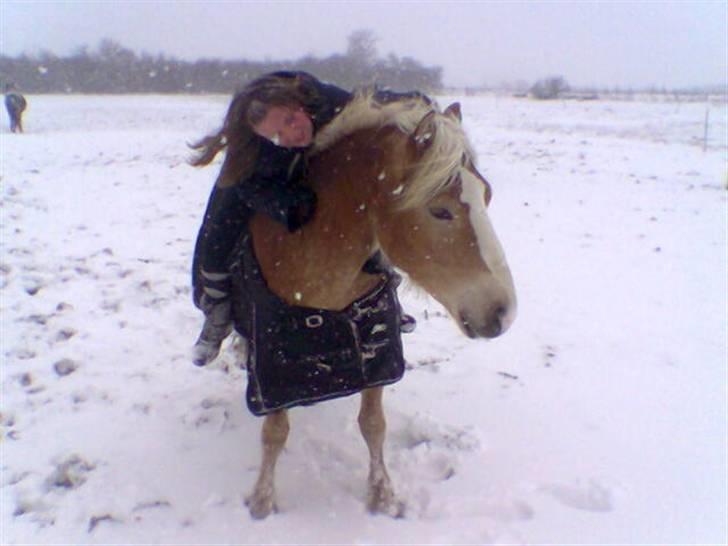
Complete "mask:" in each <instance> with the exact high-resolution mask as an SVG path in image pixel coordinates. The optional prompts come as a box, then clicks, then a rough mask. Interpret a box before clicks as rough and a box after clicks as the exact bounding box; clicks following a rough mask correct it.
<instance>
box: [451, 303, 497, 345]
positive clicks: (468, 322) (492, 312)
mask: <svg viewBox="0 0 728 546" xmlns="http://www.w3.org/2000/svg"><path fill="white" fill-rule="evenodd" d="M507 314H508V309H507V307H506V306H505V305H495V306H492V307H491V308H490V309H489V310H488V311H487V312H486V313H485V314H484V316H483V317H482V318H480V319H473V318H472V317H470V316H469V315H468V314H467V313H466V312H461V313H460V316H459V321H458V322H459V323H460V326H461V327H462V329H463V332H465V335H466V336H468V337H469V338H471V339H475V338H479V337H485V338H494V337H498V336H499V335H501V334H502V333H503V332H505V331H506V329H507V325H506V324H504V319H505V317H506V315H507Z"/></svg>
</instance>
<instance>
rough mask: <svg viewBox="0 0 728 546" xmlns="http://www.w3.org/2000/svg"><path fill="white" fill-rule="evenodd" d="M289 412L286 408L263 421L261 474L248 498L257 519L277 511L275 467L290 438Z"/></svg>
mask: <svg viewBox="0 0 728 546" xmlns="http://www.w3.org/2000/svg"><path fill="white" fill-rule="evenodd" d="M289 429H290V426H289V424H288V413H287V412H286V410H280V411H276V412H275V413H271V414H269V415H266V416H265V420H264V421H263V431H262V440H263V461H262V463H261V465H260V474H258V481H257V482H256V483H255V489H254V490H253V493H252V494H251V495H250V496H249V497H248V498H247V499H246V501H245V502H246V504H247V505H248V509H249V510H250V515H251V516H253V517H254V518H255V519H263V518H265V517H267V516H268V515H269V514H270V513H271V512H273V511H276V510H277V507H276V500H275V485H274V480H275V469H276V461H277V460H278V456H279V455H280V454H281V451H282V450H283V446H284V445H285V444H286V439H287V438H288V431H289Z"/></svg>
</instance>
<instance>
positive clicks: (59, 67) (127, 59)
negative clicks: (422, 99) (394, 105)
mask: <svg viewBox="0 0 728 546" xmlns="http://www.w3.org/2000/svg"><path fill="white" fill-rule="evenodd" d="M375 43H376V40H375V38H374V35H373V34H372V32H371V31H368V30H362V31H356V32H354V33H352V34H351V35H350V36H349V39H348V48H347V50H346V52H345V53H343V54H333V55H330V56H329V57H324V58H318V57H314V56H306V57H303V58H301V59H298V60H295V61H249V60H235V61H224V60H218V59H201V60H197V61H194V62H190V61H182V60H179V59H176V58H174V57H168V56H165V55H163V54H159V55H156V56H154V55H149V54H146V53H143V54H141V55H137V54H136V53H135V52H134V51H132V50H130V49H128V48H126V47H124V46H123V45H121V44H120V43H118V42H116V41H114V40H111V39H104V40H102V41H101V42H100V43H99V45H98V47H97V48H96V49H95V50H90V49H89V48H88V47H86V46H84V47H80V48H78V49H77V50H76V51H75V52H74V53H72V54H71V55H68V56H66V57H59V56H56V55H54V54H52V53H50V52H42V53H40V54H38V55H34V56H29V55H25V54H24V55H20V56H18V57H9V56H5V55H0V82H2V85H3V87H5V86H6V85H8V84H10V85H11V86H12V87H14V88H15V89H17V90H19V91H21V92H24V93H225V94H228V93H232V92H234V91H236V90H237V89H239V88H240V87H241V86H243V85H245V84H246V83H247V82H249V81H251V80H252V79H255V78H256V77H258V76H260V75H262V74H265V73H266V72H272V71H275V70H304V71H307V72H310V73H312V74H314V75H315V76H317V77H318V78H320V79H322V80H325V81H328V82H331V83H334V84H336V85H339V86H340V87H343V88H345V89H353V88H355V87H361V86H363V85H374V84H376V85H380V86H383V87H389V88H392V89H395V90H400V91H405V90H413V89H417V90H420V91H423V92H426V93H436V92H438V91H439V90H441V89H442V86H443V85H442V68H441V67H439V66H429V67H428V66H424V65H422V64H421V63H420V62H418V61H416V60H415V59H413V58H411V57H398V56H396V55H394V54H390V55H388V56H387V57H386V58H381V57H379V56H378V55H377V52H376V46H375Z"/></svg>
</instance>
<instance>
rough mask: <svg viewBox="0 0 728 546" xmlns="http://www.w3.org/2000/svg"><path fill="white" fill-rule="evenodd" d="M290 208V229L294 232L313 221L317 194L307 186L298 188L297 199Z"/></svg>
mask: <svg viewBox="0 0 728 546" xmlns="http://www.w3.org/2000/svg"><path fill="white" fill-rule="evenodd" d="M295 201H296V202H295V204H293V205H292V206H291V207H290V208H289V209H288V226H287V227H288V231H289V232H294V231H296V230H297V229H300V228H301V226H303V225H304V224H306V223H308V222H309V221H311V219H312V218H313V215H314V214H315V213H316V202H317V198H316V194H315V193H314V192H313V191H312V190H310V189H309V188H306V187H303V186H301V187H298V188H296V199H295Z"/></svg>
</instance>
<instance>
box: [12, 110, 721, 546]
mask: <svg viewBox="0 0 728 546" xmlns="http://www.w3.org/2000/svg"><path fill="white" fill-rule="evenodd" d="M28 98H29V110H28V111H27V113H26V120H25V126H26V131H27V132H26V134H23V135H13V134H10V133H9V132H8V129H7V119H6V117H3V118H2V124H3V127H2V134H0V147H1V148H0V159H1V161H2V166H1V170H2V172H1V173H0V175H1V176H2V179H1V180H0V230H1V231H0V258H1V263H0V334H1V336H2V337H1V340H0V355H2V362H1V364H0V372H1V377H0V379H1V383H2V401H1V405H0V424H1V425H2V440H1V443H0V455H1V461H0V469H1V472H2V476H1V479H0V529H1V530H0V542H2V543H3V544H21V543H32V544H74V545H80V544H142V543H146V544H162V543H164V544H313V543H316V544H395V543H396V544H501V545H502V544H534V545H535V544H558V545H562V546H564V545H567V544H660V545H668V544H718V543H719V544H725V543H726V542H727V541H728V537H727V532H728V531H727V527H726V510H727V506H728V502H727V500H726V487H727V486H728V480H727V477H726V471H727V465H726V455H727V450H726V424H727V423H726V421H727V419H726V408H727V406H726V379H727V375H726V358H727V354H726V351H727V347H728V334H727V328H728V318H727V317H726V312H727V311H726V310H727V305H728V303H727V297H728V296H727V294H728V289H727V286H726V277H725V274H726V270H727V269H728V263H727V257H726V253H727V250H726V249H727V240H726V239H727V235H726V233H727V217H726V212H727V206H726V177H727V176H728V169H727V163H726V152H727V150H728V143H727V142H726V140H727V136H726V135H727V133H726V131H727V130H728V123H727V122H726V115H727V111H726V106H725V104H722V105H720V104H711V105H709V109H710V110H709V114H710V118H709V119H710V131H709V140H708V149H707V150H706V151H704V150H703V147H702V144H703V142H702V138H703V122H704V119H705V110H706V104H704V103H703V104H700V103H678V102H646V101H645V102H639V101H635V102H616V101H615V102H606V101H605V102H561V101H557V102H543V103H538V102H532V101H528V100H517V99H510V98H503V97H465V98H462V102H463V112H464V116H465V123H466V125H467V128H468V130H469V133H470V135H471V139H472V142H473V144H474V146H475V148H476V150H477V153H478V155H479V163H480V168H481V171H482V172H483V174H484V175H485V176H486V177H487V178H488V179H489V180H490V181H491V182H492V184H493V187H494V192H495V193H494V199H493V202H492V204H491V214H492V219H493V222H494V224H495V226H496V229H497V230H498V232H499V235H500V237H501V241H502V243H503V246H504V248H505V250H506V254H507V255H508V258H509V262H510V264H511V268H512V271H513V274H514V278H515V282H516V288H517V291H518V296H519V316H518V317H517V319H516V321H515V323H514V325H513V327H512V328H511V330H510V331H509V332H508V333H507V334H506V335H504V336H503V337H502V338H500V339H497V340H494V341H490V342H475V341H469V340H467V339H466V338H465V337H463V336H462V335H461V334H460V333H459V332H458V331H457V329H456V327H455V325H454V323H453V322H452V321H451V320H450V319H449V318H448V317H447V316H446V315H445V313H444V312H443V309H442V308H441V307H440V306H439V305H438V304H436V303H435V302H433V301H432V300H430V299H428V298H426V297H423V296H421V295H419V294H417V293H415V292H414V291H406V290H405V291H404V292H403V293H402V299H403V302H404V304H405V307H406V309H407V310H408V311H409V312H411V313H413V314H414V315H415V316H416V317H417V318H418V321H419V327H418V329H417V331H416V332H415V333H413V334H411V335H409V336H406V337H405V349H406V356H407V359H408V361H409V364H410V369H409V371H408V372H407V374H406V375H405V378H404V379H403V380H402V381H401V382H400V383H398V384H397V385H395V386H392V387H389V388H387V389H386V395H385V405H386V408H387V413H388V441H387V444H386V446H385V448H386V458H387V462H388V464H389V469H390V473H391V475H392V478H393V480H394V483H395V485H396V487H397V490H398V493H399V494H400V495H401V496H402V497H403V498H404V499H405V500H406V502H407V504H408V511H407V515H406V517H405V518H404V519H400V520H393V519H389V518H387V517H384V516H376V517H374V516H370V515H368V514H367V513H366V512H365V510H364V494H365V480H366V474H367V464H368V461H367V453H366V448H365V445H364V442H363V440H361V438H360V435H359V432H358V428H357V425H356V412H357V404H358V398H357V397H351V398H347V399H343V400H337V401H332V402H328V403H325V404H321V405H318V406H314V407H311V408H306V409H296V410H293V411H292V412H291V420H292V431H291V435H290V439H289V441H288V444H287V448H286V450H285V452H284V453H283V455H282V457H281V460H280V463H279V467H278V479H277V485H278V496H279V504H280V508H281V512H280V513H278V514H276V515H274V516H272V517H270V518H268V519H267V520H265V521H262V522H259V521H252V520H251V519H250V517H249V515H248V513H247V510H246V508H245V506H244V505H243V500H242V499H243V497H244V496H245V495H246V494H247V493H248V492H250V490H251V489H252V486H253V481H254V479H255V476H256V472H257V467H258V464H259V458H260V446H259V427H260V423H261V421H260V420H259V419H258V418H255V417H253V416H252V415H250V414H249V413H248V411H247V410H246V408H245V407H244V401H243V393H244V388H245V381H246V380H245V376H244V374H243V372H241V371H240V370H237V369H235V368H234V366H232V364H233V360H234V357H233V353H232V351H231V350H230V349H227V350H226V351H225V352H224V354H223V355H222V357H221V358H220V359H219V360H218V362H217V363H216V364H215V365H214V366H212V367H211V368H207V369H198V368H195V367H194V366H192V365H191V364H190V362H189V359H188V350H189V348H190V346H191V344H192V342H193V341H194V339H195V336H196V334H197V333H198V329H199V327H200V324H201V316H200V314H199V313H198V312H197V311H196V310H195V309H194V307H193V306H192V304H191V303H190V294H189V287H188V284H189V275H188V270H189V263H190V259H191V251H192V246H193V241H194V237H195V235H196V231H197V228H198V224H199V221H200V218H201V215H202V211H203V207H204V204H205V201H206V198H207V194H208V192H209V189H210V185H211V183H212V181H213V179H214V177H215V174H216V170H217V166H214V167H210V168H207V169H194V168H192V167H190V166H188V165H187V164H186V162H185V161H186V159H187V158H188V157H189V154H188V150H187V148H186V146H185V143H186V142H191V141H193V140H195V139H196V138H198V137H200V136H202V135H204V134H205V133H206V132H209V131H211V130H212V129H214V128H216V127H217V125H218V124H219V123H220V121H221V120H222V117H223V115H224V112H225V110H226V107H227V100H228V99H227V97H162V96H121V97H95V96H86V97H82V96H68V97H65V96H31V97H28ZM447 102H448V99H446V98H442V99H441V103H442V104H443V105H446V104H447ZM226 367H227V368H231V370H230V371H229V373H225V372H224V369H225V368H226Z"/></svg>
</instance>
